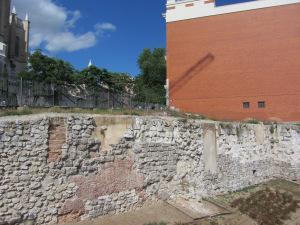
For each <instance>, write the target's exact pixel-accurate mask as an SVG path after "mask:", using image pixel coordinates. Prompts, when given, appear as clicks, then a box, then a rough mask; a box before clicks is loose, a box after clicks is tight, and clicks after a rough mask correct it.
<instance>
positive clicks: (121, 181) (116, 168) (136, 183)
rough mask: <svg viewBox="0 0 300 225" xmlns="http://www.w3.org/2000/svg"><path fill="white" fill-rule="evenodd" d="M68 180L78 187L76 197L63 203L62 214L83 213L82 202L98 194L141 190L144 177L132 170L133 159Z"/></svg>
mask: <svg viewBox="0 0 300 225" xmlns="http://www.w3.org/2000/svg"><path fill="white" fill-rule="evenodd" d="M70 182H72V183H75V184H76V185H77V186H78V187H79V188H78V190H77V192H76V197H75V198H73V199H70V200H67V201H66V203H65V204H64V206H63V209H62V210H61V214H62V215H66V214H72V215H81V214H83V213H84V202H86V201H87V200H93V199H97V198H98V197H100V196H105V195H109V194H113V193H119V192H121V191H125V190H131V189H136V190H139V191H142V187H143V183H144V177H143V176H142V175H141V174H138V173H137V172H135V171H134V170H133V161H130V160H119V161H115V162H113V163H110V164H108V165H106V166H105V168H103V170H101V173H100V174H96V175H90V176H87V177H85V176H80V175H78V176H73V177H71V178H70Z"/></svg>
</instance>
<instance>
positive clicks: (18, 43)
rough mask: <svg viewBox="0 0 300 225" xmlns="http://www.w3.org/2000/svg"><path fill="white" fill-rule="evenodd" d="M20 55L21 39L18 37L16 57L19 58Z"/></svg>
mask: <svg viewBox="0 0 300 225" xmlns="http://www.w3.org/2000/svg"><path fill="white" fill-rule="evenodd" d="M19 54H20V37H19V36H16V45H15V56H16V57H19Z"/></svg>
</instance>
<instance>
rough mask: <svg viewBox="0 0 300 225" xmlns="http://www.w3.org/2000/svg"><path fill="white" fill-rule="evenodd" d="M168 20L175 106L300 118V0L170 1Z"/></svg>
mask: <svg viewBox="0 0 300 225" xmlns="http://www.w3.org/2000/svg"><path fill="white" fill-rule="evenodd" d="M166 21H167V68H168V82H167V83H168V84H167V88H168V102H169V106H170V107H175V108H177V109H180V110H181V111H185V112H192V113H199V114H202V115H206V116H208V117H211V118H216V119H229V120H244V119H247V118H256V119H261V120H282V121H300V0H257V1H251V2H247V3H240V4H233V5H227V6H220V7H217V6H215V3H214V2H213V1H211V0H206V1H205V0H176V1H175V0H169V1H168V3H167V12H166Z"/></svg>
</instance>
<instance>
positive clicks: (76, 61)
mask: <svg viewBox="0 0 300 225" xmlns="http://www.w3.org/2000/svg"><path fill="white" fill-rule="evenodd" d="M217 1H218V3H219V4H227V3H229V2H240V1H247V0H217ZM165 3H166V0H129V1H125V0H116V1H111V0H12V4H13V5H15V6H16V9H17V13H18V16H19V17H21V18H24V17H25V14H26V12H28V13H29V18H30V21H31V25H32V26H31V30H30V32H31V38H30V46H31V49H32V50H33V49H35V48H41V49H42V50H43V52H44V53H45V54H48V55H50V56H55V57H58V58H62V59H64V60H66V61H68V62H70V63H71V64H73V65H74V67H75V68H77V69H82V68H84V67H86V66H87V64H88V62H89V60H90V59H91V60H92V61H93V64H94V65H96V66H98V67H101V68H106V69H108V70H110V71H114V72H126V73H129V74H131V75H133V76H136V75H138V73H139V69H138V66H137V59H138V56H139V54H140V53H141V52H142V50H143V49H144V48H160V47H165V45H166V37H165V36H166V29H165V21H164V18H163V17H162V13H164V11H165Z"/></svg>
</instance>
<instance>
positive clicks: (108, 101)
mask: <svg viewBox="0 0 300 225" xmlns="http://www.w3.org/2000/svg"><path fill="white" fill-rule="evenodd" d="M107 94H108V96H107V104H108V105H107V108H108V109H109V107H110V104H109V103H110V99H109V98H110V93H109V89H107Z"/></svg>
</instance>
